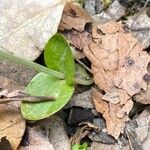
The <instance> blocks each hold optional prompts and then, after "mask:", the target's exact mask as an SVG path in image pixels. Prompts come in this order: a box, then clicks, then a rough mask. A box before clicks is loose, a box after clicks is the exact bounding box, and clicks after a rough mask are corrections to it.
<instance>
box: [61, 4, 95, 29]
mask: <svg viewBox="0 0 150 150" xmlns="http://www.w3.org/2000/svg"><path fill="white" fill-rule="evenodd" d="M91 21H92V20H91V17H90V16H89V15H88V14H87V13H86V12H85V11H84V10H83V9H82V8H80V7H79V6H77V5H75V4H73V3H67V4H66V5H65V8H64V11H63V15H62V18H61V22H60V24H59V30H62V31H64V30H65V29H66V30H71V29H75V30H77V31H80V32H82V31H84V27H85V24H86V23H89V22H91Z"/></svg>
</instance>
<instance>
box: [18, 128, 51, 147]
mask: <svg viewBox="0 0 150 150" xmlns="http://www.w3.org/2000/svg"><path fill="white" fill-rule="evenodd" d="M28 132H29V145H28V146H20V147H19V150H37V149H38V150H54V147H53V145H52V144H51V143H50V142H49V139H48V135H47V133H46V131H45V130H43V129H42V128H40V127H33V128H31V127H29V128H28Z"/></svg>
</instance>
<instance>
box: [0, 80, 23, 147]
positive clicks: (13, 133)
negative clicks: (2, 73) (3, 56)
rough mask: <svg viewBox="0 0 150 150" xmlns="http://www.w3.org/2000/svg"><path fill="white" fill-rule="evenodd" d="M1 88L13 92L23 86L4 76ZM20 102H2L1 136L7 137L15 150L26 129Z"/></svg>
mask: <svg viewBox="0 0 150 150" xmlns="http://www.w3.org/2000/svg"><path fill="white" fill-rule="evenodd" d="M0 88H2V89H6V88H7V90H8V91H9V92H12V91H13V90H14V89H16V90H21V89H22V86H20V85H18V84H17V83H16V82H14V81H12V80H9V79H7V78H4V77H0ZM18 107H19V103H18V102H11V103H9V104H0V138H3V137H6V139H7V140H8V141H9V142H10V144H11V147H12V149H13V150H16V149H17V147H18V145H19V144H20V141H21V139H22V136H23V134H24V131H25V120H24V119H23V118H22V116H21V113H20V110H19V108H18Z"/></svg>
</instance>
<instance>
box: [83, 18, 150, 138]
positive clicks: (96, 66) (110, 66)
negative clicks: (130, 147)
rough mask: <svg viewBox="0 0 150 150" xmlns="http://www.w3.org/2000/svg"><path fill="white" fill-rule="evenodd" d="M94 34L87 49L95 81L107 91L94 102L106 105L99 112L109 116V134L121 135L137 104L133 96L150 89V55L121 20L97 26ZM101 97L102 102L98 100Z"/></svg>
mask: <svg viewBox="0 0 150 150" xmlns="http://www.w3.org/2000/svg"><path fill="white" fill-rule="evenodd" d="M92 36H93V42H92V43H91V44H90V45H87V46H85V47H84V48H83V50H84V53H85V55H86V56H87V57H88V58H89V60H90V61H91V63H92V65H91V69H92V73H93V76H94V81H95V83H96V84H97V86H98V87H99V88H100V89H101V90H104V91H105V95H99V98H97V96H93V101H94V104H95V107H96V108H97V107H100V106H99V105H103V107H104V106H105V109H103V107H100V108H99V109H98V108H97V111H98V112H101V113H102V114H103V116H104V118H105V119H106V123H107V130H108V133H109V134H111V135H112V136H114V137H115V138H118V136H119V134H120V132H122V131H123V128H124V123H125V121H126V120H127V114H129V112H130V110H131V109H132V106H133V102H132V100H131V97H132V96H133V95H135V94H137V93H139V92H140V91H141V89H143V90H146V88H147V82H146V81H145V80H144V76H145V75H147V74H148V75H149V73H148V71H147V66H148V63H149V62H150V56H149V55H148V53H147V52H145V51H143V47H142V45H141V44H140V43H139V42H138V40H137V39H136V38H134V37H133V36H132V34H131V33H129V32H126V31H124V29H123V25H122V24H121V23H117V22H113V21H112V22H108V23H105V24H102V25H101V24H99V25H93V29H92ZM96 93H97V92H96ZM97 94H98V93H97ZM94 95H95V94H94ZM97 99H100V100H101V101H100V100H99V101H100V103H102V104H98V103H96V102H97ZM97 105H98V106H97ZM106 110H107V111H106ZM103 111H104V112H105V113H104V112H103ZM106 112H107V113H106ZM111 115H113V117H112V116H111ZM108 122H109V123H108ZM110 122H111V123H110ZM117 122H119V123H117ZM116 123H117V124H119V127H117V125H116ZM115 128H118V129H117V131H115Z"/></svg>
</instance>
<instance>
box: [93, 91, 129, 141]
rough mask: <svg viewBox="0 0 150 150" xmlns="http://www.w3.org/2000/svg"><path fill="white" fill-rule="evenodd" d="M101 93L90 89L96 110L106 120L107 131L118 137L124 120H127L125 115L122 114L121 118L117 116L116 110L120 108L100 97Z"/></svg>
mask: <svg viewBox="0 0 150 150" xmlns="http://www.w3.org/2000/svg"><path fill="white" fill-rule="evenodd" d="M102 96H103V95H102V94H101V93H100V92H98V91H97V90H96V89H93V91H92V98H93V102H94V105H95V108H96V111H97V112H99V113H101V114H102V115H103V117H104V118H105V120H106V126H107V133H108V134H110V135H112V136H113V137H115V138H116V139H117V138H118V137H119V135H120V133H123V131H124V127H125V122H126V121H127V120H128V117H127V115H126V114H125V115H123V117H122V118H118V117H117V115H116V112H118V109H120V108H119V107H120V106H119V105H117V106H116V105H114V104H111V103H108V102H106V101H104V100H103V99H102Z"/></svg>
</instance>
